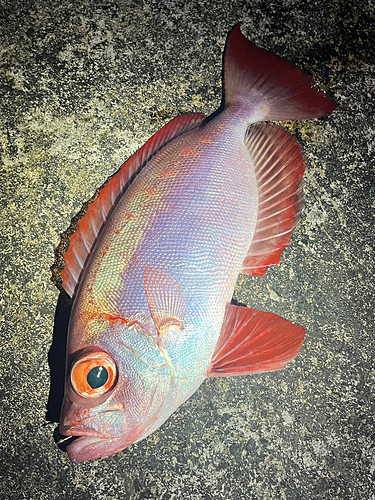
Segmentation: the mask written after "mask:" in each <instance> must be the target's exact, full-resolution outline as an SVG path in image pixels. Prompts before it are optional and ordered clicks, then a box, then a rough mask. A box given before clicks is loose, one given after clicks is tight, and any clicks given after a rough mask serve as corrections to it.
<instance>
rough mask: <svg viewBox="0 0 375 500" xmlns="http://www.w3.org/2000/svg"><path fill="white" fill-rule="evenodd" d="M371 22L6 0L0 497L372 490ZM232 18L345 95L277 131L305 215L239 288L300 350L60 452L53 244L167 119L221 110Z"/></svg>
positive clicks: (368, 11)
mask: <svg viewBox="0 0 375 500" xmlns="http://www.w3.org/2000/svg"><path fill="white" fill-rule="evenodd" d="M355 5H356V6H355ZM374 17H375V10H374V3H373V2H372V1H368V2H353V3H350V2H342V1H339V0H332V1H331V2H315V1H312V2H306V1H305V0H303V1H302V0H295V1H292V0H285V1H279V0H275V1H273V2H261V1H259V0H254V1H252V2H249V3H246V2H240V1H237V0H234V1H233V2H227V1H218V0H211V1H210V2H208V1H205V0H204V1H202V2H196V1H194V2H182V1H180V0H176V1H165V0H159V1H158V2H156V1H152V0H144V1H143V2H135V1H134V2H133V1H130V0H119V1H113V0H104V1H103V0H100V1H96V2H89V1H81V2H77V1H71V2H69V1H67V0H60V1H59V2H52V1H51V0H43V2H42V1H38V0H37V1H34V0H33V1H31V0H30V1H29V0H22V1H19V0H12V1H10V0H2V1H1V3H0V25H1V28H0V52H1V58H0V74H1V81H0V88H1V100H0V108H1V114H0V127H1V128H0V153H1V192H2V193H1V201H0V203H1V240H0V246H1V275H2V279H1V314H0V320H1V328H2V330H1V377H0V384H1V412H2V416H1V420H0V427H1V431H2V438H1V449H2V457H1V477H2V479H1V485H0V486H1V487H0V498H7V499H17V500H18V499H23V498H25V499H38V500H45V499H48V500H52V499H73V500H75V499H77V500H78V499H79V500H81V499H82V500H85V499H125V498H126V499H131V500H138V499H145V498H151V499H162V500H167V499H191V500H203V499H204V500H209V499H215V500H216V499H225V500H251V499H257V500H268V499H288V500H297V499H340V500H346V499H361V500H363V499H365V500H370V499H372V500H374V499H375V437H374V436H375V433H374V428H375V426H374V415H375V408H374V395H373V388H374V381H375V380H374V379H375V372H374V326H373V325H374V303H373V269H374V246H373V242H374V208H375V207H374V194H375V189H374V152H375V123H374V107H375V106H374V88H375V66H374V64H375V61H374V54H375V43H374V40H375V36H374V35H375V33H374V31H375V30H374V26H375V23H374ZM238 20H243V22H244V24H243V31H244V33H245V34H247V35H248V36H249V37H250V38H251V39H252V40H253V41H255V42H256V43H258V44H260V45H261V46H264V47H266V48H268V49H271V50H273V51H275V52H276V53H278V54H279V55H284V56H286V57H288V58H289V59H291V60H292V61H293V62H295V63H297V64H299V65H300V66H302V67H303V68H305V69H306V70H307V71H309V72H310V73H311V74H312V75H313V77H314V78H315V79H316V80H317V81H319V82H320V83H321V84H322V85H323V86H324V87H325V88H328V89H329V90H330V91H331V92H332V93H333V95H334V96H335V97H336V99H337V100H338V101H339V103H340V108H339V110H337V111H335V112H334V113H333V115H332V116H330V117H329V118H328V120H314V121H309V122H304V123H302V122H301V123H297V124H293V125H289V127H290V129H291V130H292V131H293V133H295V135H296V136H297V138H298V139H299V140H300V142H301V144H302V145H303V148H304V153H305V155H306V159H307V173H306V176H305V179H306V209H305V212H304V214H303V216H302V221H301V223H300V225H299V226H298V228H297V230H296V231H295V232H294V236H293V240H292V245H291V246H290V247H289V248H288V250H287V251H285V252H284V254H283V257H282V262H281V265H280V266H278V267H277V268H273V269H271V270H269V271H268V272H267V274H266V276H265V277H264V278H251V277H241V278H240V279H239V282H238V287H237V289H236V292H235V299H236V300H237V301H238V302H241V303H243V304H247V305H251V306H252V307H255V308H259V309H263V310H269V311H272V312H274V313H277V314H279V315H281V316H284V317H286V318H288V319H291V320H293V321H296V322H298V323H300V324H302V325H303V326H304V327H305V328H306V331H307V335H306V342H305V345H304V347H303V348H302V351H301V353H300V355H299V356H298V357H297V358H296V360H295V361H294V362H292V363H291V364H290V365H289V366H288V368H287V369H286V370H284V371H283V372H278V373H273V374H267V375H258V376H254V377H239V378H232V379H222V380H220V379H215V380H208V381H207V382H206V383H205V384H204V385H203V386H202V387H201V388H200V390H198V392H197V393H196V394H195V395H194V396H193V397H192V398H191V399H190V400H189V401H188V402H187V403H186V404H185V405H183V406H182V407H181V408H180V409H179V410H178V411H177V412H176V413H175V414H174V415H173V416H172V417H171V418H170V419H169V421H168V422H167V423H166V424H164V426H163V427H162V428H161V429H160V430H159V431H158V432H156V433H155V434H153V435H152V436H150V437H149V438H148V439H147V440H145V441H143V442H141V443H139V444H137V445H134V446H132V447H130V448H129V449H128V450H125V451H124V452H122V453H119V454H117V455H115V456H112V457H108V458H104V459H100V460H95V461H93V462H89V463H84V464H80V465H73V464H71V463H70V462H69V460H68V458H67V456H66V454H65V453H63V452H62V451H60V450H59V449H58V448H57V446H56V445H55V443H54V439H53V429H54V425H45V423H46V420H45V416H46V410H47V401H48V397H49V387H50V370H49V365H48V353H49V349H50V347H51V343H52V339H53V325H54V314H55V309H56V304H57V300H58V296H59V292H58V290H57V289H56V288H55V287H54V286H53V285H52V283H51V282H50V271H49V266H50V265H51V264H52V262H53V249H54V247H55V246H56V244H57V243H58V241H59V233H60V232H62V231H64V230H65V229H66V227H67V226H68V225H69V221H70V218H71V217H72V216H73V215H75V213H77V211H78V210H79V208H80V207H81V204H82V203H83V202H84V201H85V200H87V199H88V198H89V197H90V196H91V195H92V194H93V192H94V190H95V189H96V188H97V187H98V186H99V185H100V184H101V183H103V182H104V181H105V179H106V178H107V177H108V175H110V174H111V173H113V172H114V171H115V170H116V169H117V168H118V166H119V165H120V164H121V163H122V161H123V160H124V159H126V158H127V157H128V156H129V155H130V154H131V153H133V152H134V151H135V150H136V149H137V148H138V147H139V146H141V145H142V144H143V143H144V142H145V140H146V139H147V138H148V137H149V136H150V135H151V134H152V133H154V132H155V131H156V130H157V129H158V128H160V126H162V125H163V124H164V123H165V122H166V121H167V120H168V119H169V118H170V117H172V116H175V115H176V114H178V113H181V112H183V111H203V112H205V113H210V112H212V111H213V110H215V109H216V108H217V107H218V105H219V103H220V96H221V86H220V73H221V53H222V50H223V47H224V42H225V37H226V35H227V33H228V31H229V30H230V29H231V28H232V27H233V25H234V24H235V23H236V22H237V21H238ZM61 351H62V355H63V349H62V348H61ZM52 368H53V367H52Z"/></svg>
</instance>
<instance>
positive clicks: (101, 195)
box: [51, 113, 206, 297]
mask: <svg viewBox="0 0 375 500" xmlns="http://www.w3.org/2000/svg"><path fill="white" fill-rule="evenodd" d="M205 118H206V116H205V115H204V114H203V113H191V114H185V115H180V116H177V117H176V118H174V119H173V120H171V121H170V122H169V123H167V124H166V125H165V126H164V127H163V128H161V129H160V130H159V131H158V132H156V134H154V135H153V136H152V137H151V138H150V139H149V140H148V141H147V142H146V143H145V144H144V146H142V147H141V148H140V149H139V150H138V151H137V152H136V153H135V154H134V155H133V156H131V157H130V158H129V160H128V161H127V162H126V163H124V164H123V165H122V167H120V169H119V170H118V171H117V172H116V173H115V174H114V175H112V176H111V177H109V178H108V179H107V181H106V182H105V183H104V184H103V186H102V187H101V188H99V189H97V190H96V192H95V194H94V196H93V197H92V198H91V200H89V202H87V203H86V204H84V206H83V207H82V210H81V212H80V214H79V215H81V214H82V215H81V218H79V215H78V216H76V217H75V218H74V219H72V224H71V225H70V226H69V228H68V229H67V230H66V231H65V232H64V233H63V234H62V235H61V242H60V244H59V246H58V247H57V248H56V250H55V255H56V260H55V263H54V265H53V266H52V267H51V270H52V280H53V281H54V282H55V283H56V284H60V285H61V286H62V288H64V290H65V291H66V292H67V293H68V295H69V296H70V297H72V296H73V294H74V291H75V289H76V286H77V283H78V280H79V277H80V275H81V272H82V270H83V268H84V266H85V263H86V261H87V258H88V257H89V255H90V253H91V251H92V249H93V247H94V244H95V242H96V239H97V237H98V234H99V233H100V231H101V229H102V227H103V226H104V224H105V222H106V221H107V219H108V216H109V215H110V213H111V212H112V210H113V208H114V206H115V205H116V203H117V201H118V200H119V198H120V197H121V196H122V194H123V193H124V192H125V190H126V188H127V186H128V185H129V183H130V182H131V180H132V178H133V176H134V175H135V174H136V173H137V172H138V171H139V170H140V169H141V168H142V167H143V166H144V165H145V164H146V163H147V162H148V161H149V160H150V158H151V157H152V156H153V155H154V154H155V153H157V152H158V151H159V150H160V149H161V148H162V147H163V146H165V145H166V144H167V143H168V142H170V141H171V140H172V139H174V138H175V137H177V136H179V135H181V134H183V133H184V132H187V131H189V130H192V129H194V128H196V127H198V126H199V125H200V124H201V123H202V121H203V120H204V119H205ZM77 219H79V221H78V227H77ZM67 244H68V245H69V247H68V248H66V247H67ZM62 257H63V259H62ZM64 261H65V266H64V268H63V270H61V269H62V267H63V264H64ZM60 275H61V278H60ZM61 279H62V283H61Z"/></svg>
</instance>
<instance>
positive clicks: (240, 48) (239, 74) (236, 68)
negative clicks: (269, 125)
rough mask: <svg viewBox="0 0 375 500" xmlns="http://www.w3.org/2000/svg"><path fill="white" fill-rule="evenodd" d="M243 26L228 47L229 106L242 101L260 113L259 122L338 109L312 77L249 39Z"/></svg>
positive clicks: (299, 116) (227, 82) (252, 111)
mask: <svg viewBox="0 0 375 500" xmlns="http://www.w3.org/2000/svg"><path fill="white" fill-rule="evenodd" d="M240 26H241V23H238V24H237V25H236V26H235V27H234V28H233V30H232V31H231V33H230V34H229V36H228V39H227V43H226V47H225V57H224V86H225V105H226V106H229V105H230V104H231V103H234V102H236V101H241V106H245V107H246V106H247V107H248V108H249V116H251V114H252V113H255V114H256V115H257V117H258V119H257V120H256V121H263V120H271V121H272V120H300V119H302V118H316V117H318V116H324V115H327V114H328V113H331V111H333V110H334V109H336V108H337V104H336V103H335V101H334V100H333V99H331V98H330V97H329V96H328V95H327V94H326V93H325V92H324V91H323V90H321V89H320V88H319V85H318V84H316V83H315V82H314V80H313V79H312V78H311V77H310V76H308V75H307V74H306V73H304V72H303V71H302V70H301V69H299V68H298V67H297V66H295V65H294V64H292V63H291V62H289V61H288V60H287V59H284V58H283V57H279V56H276V55H275V54H272V52H269V51H268V50H265V49H262V48H260V47H257V46H256V45H255V44H254V43H252V42H250V41H249V40H247V38H245V37H244V36H243V34H242V33H241V30H240ZM258 114H259V116H258Z"/></svg>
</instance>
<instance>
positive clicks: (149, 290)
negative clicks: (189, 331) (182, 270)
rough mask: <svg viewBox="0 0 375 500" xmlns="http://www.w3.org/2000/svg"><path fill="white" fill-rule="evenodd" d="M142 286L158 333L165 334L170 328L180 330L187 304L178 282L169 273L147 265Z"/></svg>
mask: <svg viewBox="0 0 375 500" xmlns="http://www.w3.org/2000/svg"><path fill="white" fill-rule="evenodd" d="M144 287H145V293H146V297H147V302H148V307H149V309H150V314H151V317H152V320H153V322H154V323H155V327H156V329H157V331H158V335H159V336H161V335H165V334H166V333H167V332H168V331H169V330H170V329H173V330H176V328H177V329H179V330H182V329H183V326H184V318H185V314H186V307H187V306H186V298H185V296H184V294H183V291H182V289H181V286H180V284H179V283H178V282H177V281H176V280H175V279H174V278H173V277H172V276H170V275H169V274H166V273H164V272H163V271H160V270H159V269H157V268H156V267H153V266H151V265H147V266H146V267H145V274H144Z"/></svg>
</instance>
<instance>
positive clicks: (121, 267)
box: [60, 24, 337, 462]
mask: <svg viewBox="0 0 375 500" xmlns="http://www.w3.org/2000/svg"><path fill="white" fill-rule="evenodd" d="M224 89H225V90H224V97H225V98H224V101H223V106H222V108H221V109H220V110H219V111H220V112H217V113H214V114H213V115H212V116H211V117H209V118H206V117H205V116H204V115H202V114H189V115H182V116H178V117H176V118H175V119H174V120H172V121H171V122H170V123H168V124H167V125H166V126H165V127H163V128H162V129H161V130H160V131H159V132H157V133H156V134H155V135H154V136H153V137H152V138H151V139H149V140H148V141H147V142H146V144H145V145H144V146H143V147H142V148H141V149H140V150H139V151H138V152H137V153H135V154H134V155H133V156H132V157H131V158H130V159H129V160H128V161H127V162H126V163H125V164H124V165H123V166H122V167H121V168H120V170H119V171H118V172H117V173H116V174H115V175H114V176H113V177H111V178H110V179H109V180H108V182H107V183H106V185H105V186H104V187H103V188H102V189H101V190H100V191H99V192H98V194H97V196H96V199H95V200H94V201H93V202H92V203H91V204H90V205H89V206H88V210H87V213H86V214H85V216H84V217H83V218H82V219H81V220H80V222H79V226H78V229H77V231H76V232H75V234H73V235H72V236H71V237H70V245H69V248H68V250H67V251H66V253H65V255H64V259H65V268H64V270H63V272H62V273H61V277H62V286H63V288H64V289H65V290H66V292H67V293H68V294H69V295H70V296H71V297H74V304H73V309H72V314H71V319H70V325H69V334H68V354H67V378H66V387H65V397H64V403H63V408H62V412H61V424H60V433H61V434H63V435H66V436H79V437H78V439H75V440H72V443H71V444H70V445H69V446H68V448H67V451H68V455H69V457H70V459H71V460H72V461H74V462H82V461H84V460H90V459H93V458H97V457H102V456H106V455H111V454H113V453H116V452H118V451H120V450H123V449H124V448H126V447H127V446H129V445H131V444H132V443H134V442H137V441H140V440H141V439H144V438H145V437H146V436H148V435H149V434H150V433H152V432H153V431H155V430H156V429H157V428H158V427H159V426H160V425H161V424H162V423H163V422H164V421H165V420H166V419H167V418H168V417H169V416H170V415H171V414H172V413H173V412H174V411H175V410H176V408H177V407H179V406H180V405H181V404H182V403H183V402H184V401H186V399H188V398H189V397H190V396H191V395H192V394H193V393H194V392H195V391H196V389H197V388H198V387H199V386H200V384H201V383H202V382H203V381H204V380H205V379H206V378H207V377H223V376H231V375H245V374H249V373H259V372H267V371H273V370H280V369H282V368H284V367H285V366H286V364H287V363H288V362H289V361H290V360H291V359H293V358H294V357H295V356H296V355H297V354H298V352H299V350H300V348H301V346H302V344H303V340H304V335H305V332H304V329H303V328H302V327H301V326H298V325H295V324H293V323H291V322H289V321H286V320H284V319H282V318H280V317H278V316H276V315H274V314H271V313H268V312H260V311H256V310H253V309H248V308H245V307H237V306H234V305H232V304H231V297H232V294H233V290H234V286H235V283H236V280H237V277H238V274H239V273H245V274H250V275H263V274H264V273H265V271H266V269H267V268H268V267H269V266H271V265H274V264H277V263H278V262H279V260H280V255H281V253H282V251H283V249H284V248H285V247H286V246H287V245H288V244H289V243H290V238H291V232H292V230H293V228H294V226H295V224H296V221H297V219H298V217H299V214H300V212H301V210H302V185H301V178H302V176H303V173H304V169H305V163H304V159H303V156H302V152H301V148H300V146H299V145H298V143H297V142H296V140H295V139H294V138H293V137H292V136H291V135H290V134H289V133H288V132H287V131H286V130H285V129H284V128H282V127H280V126H276V125H271V124H264V123H263V124H259V123H258V122H264V121H268V120H295V119H301V118H314V117H318V116H322V115H326V114H328V113H330V112H331V111H333V110H334V109H335V108H336V107H337V105H336V103H335V102H334V101H333V100H332V99H331V98H330V97H329V96H328V95H327V94H326V93H325V92H323V91H322V90H321V89H320V88H319V87H318V85H317V84H315V83H314V82H313V80H312V79H311V78H310V77H309V76H307V75H306V74H305V73H303V72H302V71H301V70H300V69H298V68H297V67H296V66H294V65H293V64H291V63H290V62H288V61H287V60H286V59H283V58H281V57H278V56H276V55H274V54H272V53H270V52H268V51H266V50H264V49H261V48H259V47H257V46H256V45H254V44H253V43H251V42H250V41H248V40H247V39H246V38H245V37H244V36H243V35H242V34H241V31H240V24H238V25H237V26H236V27H235V28H234V29H233V30H232V32H231V33H230V34H229V36H228V39H227V43H226V51H225V58H224Z"/></svg>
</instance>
